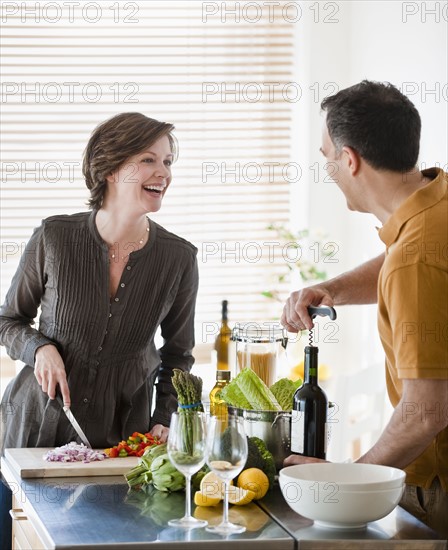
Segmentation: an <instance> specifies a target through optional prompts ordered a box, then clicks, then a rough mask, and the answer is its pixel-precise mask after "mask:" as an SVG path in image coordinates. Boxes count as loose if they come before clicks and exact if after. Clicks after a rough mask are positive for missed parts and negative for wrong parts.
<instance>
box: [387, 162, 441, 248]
mask: <svg viewBox="0 0 448 550" xmlns="http://www.w3.org/2000/svg"><path fill="white" fill-rule="evenodd" d="M422 174H423V175H424V176H425V177H426V178H431V179H432V181H431V182H429V183H428V184H427V185H425V186H424V187H422V188H421V189H419V190H418V191H415V193H412V195H411V196H410V197H408V198H407V199H406V200H405V201H404V202H403V204H401V205H400V206H399V207H398V208H397V210H396V211H395V212H394V213H393V214H392V216H391V217H390V218H389V219H388V220H387V222H386V223H385V224H384V225H383V227H381V228H380V229H379V230H378V234H379V237H380V239H381V240H382V241H383V243H384V244H385V245H386V246H390V245H391V244H392V243H394V242H395V241H396V240H397V238H398V235H399V233H400V230H401V228H402V227H403V225H404V224H405V223H406V222H407V221H408V220H410V219H411V218H413V217H414V216H416V215H417V214H419V213H420V212H423V210H426V209H427V208H430V207H431V206H433V205H434V204H436V203H437V202H439V201H440V200H441V199H442V197H443V196H444V195H445V194H446V192H447V184H448V174H447V173H445V172H444V171H443V170H442V169H441V168H428V169H427V170H422Z"/></svg>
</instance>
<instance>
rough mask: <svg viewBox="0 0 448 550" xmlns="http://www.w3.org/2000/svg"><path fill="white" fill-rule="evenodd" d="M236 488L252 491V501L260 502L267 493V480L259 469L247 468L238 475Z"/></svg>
mask: <svg viewBox="0 0 448 550" xmlns="http://www.w3.org/2000/svg"><path fill="white" fill-rule="evenodd" d="M238 487H241V488H242V489H246V490H249V491H252V492H253V493H255V496H254V500H260V498H263V497H264V496H265V494H266V493H267V492H268V489H269V479H268V476H267V475H266V474H265V473H264V472H263V471H262V470H260V469H259V468H248V469H247V470H243V471H242V472H241V474H240V475H239V477H238Z"/></svg>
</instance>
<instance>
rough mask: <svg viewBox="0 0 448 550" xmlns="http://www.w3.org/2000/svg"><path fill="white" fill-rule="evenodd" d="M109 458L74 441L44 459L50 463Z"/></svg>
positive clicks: (48, 454) (46, 455)
mask: <svg viewBox="0 0 448 550" xmlns="http://www.w3.org/2000/svg"><path fill="white" fill-rule="evenodd" d="M105 458H108V456H107V455H106V454H105V453H103V452H102V451H95V450H93V449H89V447H87V446H86V445H84V444H83V443H76V442H75V441H72V442H71V443H67V445H62V447H56V449H52V450H51V451H48V452H47V453H45V454H44V456H43V459H44V460H47V461H48V462H93V461H95V460H104V459H105Z"/></svg>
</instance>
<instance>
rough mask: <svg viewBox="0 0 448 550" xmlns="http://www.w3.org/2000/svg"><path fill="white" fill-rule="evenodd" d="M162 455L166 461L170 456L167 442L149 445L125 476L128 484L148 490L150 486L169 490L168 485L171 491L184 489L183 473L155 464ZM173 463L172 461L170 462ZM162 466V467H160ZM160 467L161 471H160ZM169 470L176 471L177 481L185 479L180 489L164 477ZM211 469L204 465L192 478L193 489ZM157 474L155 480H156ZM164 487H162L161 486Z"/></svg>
mask: <svg viewBox="0 0 448 550" xmlns="http://www.w3.org/2000/svg"><path fill="white" fill-rule="evenodd" d="M160 457H162V458H163V459H164V461H165V460H166V459H167V458H168V455H167V452H166V443H161V444H160V445H153V446H152V447H148V448H147V449H146V450H145V453H144V455H143V456H142V457H141V458H140V461H139V464H138V465H137V466H134V468H132V470H130V471H129V472H127V473H126V474H125V475H124V477H125V478H126V481H127V482H128V485H129V487H130V488H131V489H143V490H146V489H148V487H150V486H154V487H155V488H156V489H159V490H160V491H167V489H166V488H165V487H166V486H168V487H170V489H169V490H170V491H178V490H179V489H182V488H183V487H185V477H184V475H183V474H181V473H180V472H178V471H177V470H176V468H175V467H174V466H171V467H169V466H164V467H163V468H161V467H162V464H161V463H158V464H157V465H154V462H155V461H156V460H157V459H158V458H160ZM170 464H171V462H170ZM153 465H154V468H156V467H157V471H158V473H157V474H154V470H153ZM160 468H161V469H160ZM159 469H160V471H159ZM167 471H168V473H169V474H170V475H172V474H173V471H175V472H176V474H175V476H174V477H175V479H176V482H177V481H179V480H180V478H182V479H183V481H182V483H181V484H182V487H179V488H178V489H174V488H172V487H174V486H175V484H174V483H172V480H170V479H168V478H163V479H162V477H161V476H162V475H166V474H167ZM209 471H210V469H209V468H208V467H207V466H203V467H202V468H201V469H200V470H199V472H196V473H195V474H194V475H193V476H192V478H191V486H192V487H193V489H196V490H198V489H199V484H200V482H201V479H202V478H203V477H204V476H205V474H206V473H207V472H209ZM154 475H155V480H154ZM159 487H162V488H159Z"/></svg>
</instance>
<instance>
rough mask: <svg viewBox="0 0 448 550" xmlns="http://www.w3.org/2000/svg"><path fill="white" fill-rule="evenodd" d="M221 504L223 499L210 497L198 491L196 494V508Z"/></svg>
mask: <svg viewBox="0 0 448 550" xmlns="http://www.w3.org/2000/svg"><path fill="white" fill-rule="evenodd" d="M220 502H221V497H215V496H210V495H209V494H207V493H203V492H202V491H196V492H195V494H194V503H195V504H196V506H217V505H218V504H219V503H220Z"/></svg>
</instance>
